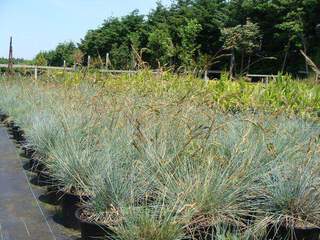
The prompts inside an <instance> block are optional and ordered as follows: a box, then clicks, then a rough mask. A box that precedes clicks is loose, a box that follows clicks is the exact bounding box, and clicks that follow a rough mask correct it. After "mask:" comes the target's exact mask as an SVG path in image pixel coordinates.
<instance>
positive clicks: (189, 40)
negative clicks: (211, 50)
mask: <svg viewBox="0 0 320 240" xmlns="http://www.w3.org/2000/svg"><path fill="white" fill-rule="evenodd" d="M201 29H202V27H201V25H200V24H199V23H198V21H197V20H196V19H191V20H187V23H186V25H184V26H181V27H180V28H179V29H178V35H179V37H180V38H181V45H180V47H179V48H178V57H179V59H180V61H181V63H182V65H183V66H184V67H186V68H187V69H188V68H190V67H192V66H195V62H194V61H195V54H196V52H197V51H198V50H199V49H200V47H201V46H200V45H199V44H197V42H196V39H197V37H198V34H199V32H200V31H201Z"/></svg>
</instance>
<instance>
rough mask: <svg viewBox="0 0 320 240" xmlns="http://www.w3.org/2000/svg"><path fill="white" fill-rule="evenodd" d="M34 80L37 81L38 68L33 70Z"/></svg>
mask: <svg viewBox="0 0 320 240" xmlns="http://www.w3.org/2000/svg"><path fill="white" fill-rule="evenodd" d="M34 79H35V80H38V66H36V67H35V68H34Z"/></svg>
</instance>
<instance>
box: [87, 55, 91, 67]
mask: <svg viewBox="0 0 320 240" xmlns="http://www.w3.org/2000/svg"><path fill="white" fill-rule="evenodd" d="M90 61H91V57H90V55H89V56H88V64H87V65H88V69H89V68H90Z"/></svg>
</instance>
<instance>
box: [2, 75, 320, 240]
mask: <svg viewBox="0 0 320 240" xmlns="http://www.w3.org/2000/svg"><path fill="white" fill-rule="evenodd" d="M122 80H123V79H122ZM136 80H137V79H136ZM111 81H112V80H111ZM124 82H126V81H124ZM137 83H138V82H137ZM121 84H123V83H119V82H118V83H117V85H116V84H115V85H113V87H114V89H116V90H117V91H113V90H114V89H108V88H106V86H100V85H93V86H92V85H91V84H89V83H81V84H79V85H77V86H67V87H66V86H64V85H59V84H54V85H51V84H31V83H24V84H23V85H19V84H17V83H15V82H13V83H7V82H4V83H1V84H0V91H1V92H3V94H1V95H0V108H1V109H2V110H4V111H5V112H6V113H7V114H8V115H10V116H11V118H12V119H14V120H15V121H16V123H17V124H19V125H20V126H21V127H22V128H23V129H24V130H25V134H26V138H27V141H26V143H25V144H26V145H27V146H32V147H33V148H34V149H35V150H36V155H35V156H36V157H37V158H38V160H40V161H42V163H43V164H44V165H45V166H46V171H48V172H49V173H50V175H51V176H52V177H53V178H54V179H55V180H56V181H57V182H58V185H59V186H60V187H61V190H63V191H65V192H72V193H74V194H81V195H82V194H83V195H86V196H90V201H88V202H87V203H86V206H87V211H86V214H87V215H86V217H87V218H88V219H89V220H90V221H95V222H99V223H101V224H105V225H108V226H109V227H110V228H111V229H112V230H113V232H114V233H115V234H116V235H117V237H118V238H119V239H123V240H129V239H137V240H138V239H146V240H148V239H150V240H167V239H168V240H178V239H201V237H203V236H207V237H211V238H212V239H221V240H222V239H250V238H253V237H256V238H258V237H261V236H262V235H263V234H264V232H265V230H266V229H267V228H268V227H269V226H270V225H274V226H279V225H283V226H286V227H289V228H294V227H306V226H317V227H320V222H319V219H320V204H319V203H320V201H319V200H320V199H319V198H320V197H319V196H320V190H319V189H320V188H319V186H318V185H319V184H318V182H319V177H320V175H319V168H320V158H319V154H320V153H319V146H320V139H319V135H320V125H319V123H317V122H313V121H311V120H307V119H301V118H300V117H297V116H291V115H290V116H289V115H287V114H284V113H278V114H267V113H263V111H261V112H260V113H259V112H257V111H253V112H252V111H250V112H248V111H245V110H243V111H238V112H237V113H235V112H234V113H230V112H224V111H222V110H221V108H216V107H213V106H212V105H210V104H209V105H207V104H203V103H199V102H197V101H196V100H195V98H196V97H195V96H194V95H193V94H191V93H190V94H188V95H186V96H179V98H177V97H176V96H174V94H173V92H174V91H177V89H171V88H168V89H167V90H168V91H167V93H164V92H161V91H160V90H159V89H156V90H155V93H149V91H151V87H150V86H149V85H147V83H146V82H144V83H143V84H146V86H149V87H150V88H148V89H144V90H142V89H139V91H136V90H130V89H129V88H127V86H122V85H121ZM150 84H151V83H150ZM152 84H155V85H156V83H152ZM223 84H229V83H223ZM230 84H231V85H230V86H225V87H228V88H229V87H231V88H232V85H233V84H232V83H230ZM124 87H126V89H127V92H123V91H118V90H119V88H120V89H121V88H124ZM179 87H182V86H181V85H179ZM183 87H186V86H185V85H183ZM173 90H174V91H173ZM185 90H186V89H184V88H183V89H182V90H181V91H185ZM198 90H199V89H198ZM198 90H197V91H198Z"/></svg>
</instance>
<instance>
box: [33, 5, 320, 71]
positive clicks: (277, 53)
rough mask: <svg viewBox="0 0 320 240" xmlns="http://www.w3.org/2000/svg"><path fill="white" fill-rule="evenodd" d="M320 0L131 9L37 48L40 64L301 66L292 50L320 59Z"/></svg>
mask: <svg viewBox="0 0 320 240" xmlns="http://www.w3.org/2000/svg"><path fill="white" fill-rule="evenodd" d="M319 13H320V0H177V1H176V2H174V3H173V4H171V5H170V6H169V7H165V6H163V5H162V4H160V3H158V5H157V7H156V8H155V9H154V10H152V11H151V12H150V13H149V14H148V15H147V16H144V15H141V14H139V12H138V11H133V12H132V13H130V14H129V15H127V16H124V17H121V18H110V19H108V20H106V21H105V22H104V23H103V24H102V25H101V26H100V27H99V28H97V29H94V30H89V31H88V32H87V34H86V35H85V36H84V38H83V39H82V40H81V42H80V43H78V44H74V43H72V42H71V43H70V42H67V43H62V44H59V45H58V46H57V48H56V49H55V50H52V51H49V52H41V53H39V54H38V55H37V57H36V61H37V62H38V63H39V64H49V65H60V66H61V65H63V62H64V60H65V61H66V64H67V65H73V64H74V63H78V64H86V61H87V56H89V55H90V56H91V64H92V65H96V66H103V65H104V64H105V62H106V60H105V59H106V55H107V54H108V53H109V57H110V63H111V64H110V65H109V67H110V68H111V67H112V68H115V69H134V68H137V67H139V66H142V65H143V66H145V65H147V66H149V67H151V68H158V67H172V68H173V69H178V68H182V69H188V70H193V69H195V68H201V69H215V70H220V69H226V70H230V67H231V71H233V72H237V73H241V72H243V73H244V72H248V71H250V72H264V73H276V72H278V71H283V72H292V73H296V72H298V71H307V70H308V68H307V67H306V63H305V60H304V58H303V57H302V55H301V54H300V52H299V50H300V49H301V50H303V51H305V52H307V54H308V55H309V56H311V58H312V59H313V60H314V61H315V62H318V63H319V62H320V18H319Z"/></svg>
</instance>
